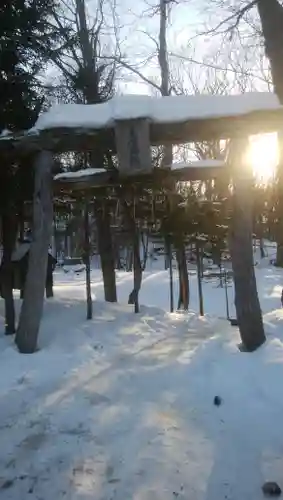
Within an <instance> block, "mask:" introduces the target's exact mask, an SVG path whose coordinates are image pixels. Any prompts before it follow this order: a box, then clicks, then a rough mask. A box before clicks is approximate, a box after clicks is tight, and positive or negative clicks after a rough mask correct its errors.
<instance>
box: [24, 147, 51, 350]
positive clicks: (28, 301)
mask: <svg viewBox="0 0 283 500" xmlns="http://www.w3.org/2000/svg"><path fill="white" fill-rule="evenodd" d="M52 164H53V161H52V154H51V153H50V152H49V151H42V152H40V153H39V154H38V155H37V157H36V162H35V185H34V197H33V240H32V243H31V247H30V252H29V263H28V272H27V279H26V283H25V292H24V300H23V304H22V309H21V314H20V320H19V326H18V330H17V333H16V339H15V342H16V344H17V346H18V348H19V350H20V352H22V353H33V352H35V351H36V349H37V338H38V333H39V327H40V321H41V317H42V311H43V302H44V290H45V282H46V272H47V260H48V248H49V244H50V239H51V234H52V221H53V203H52Z"/></svg>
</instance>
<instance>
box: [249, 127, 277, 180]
mask: <svg viewBox="0 0 283 500" xmlns="http://www.w3.org/2000/svg"><path fill="white" fill-rule="evenodd" d="M247 161H248V162H249V164H250V165H252V168H253V172H254V175H255V177H256V179H257V180H258V181H259V182H261V183H263V184H267V183H269V182H272V180H273V179H274V177H275V174H276V166H277V163H278V147H277V134H264V135H257V136H253V137H251V139H250V148H249V151H248V155H247Z"/></svg>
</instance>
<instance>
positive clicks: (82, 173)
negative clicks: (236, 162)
mask: <svg viewBox="0 0 283 500" xmlns="http://www.w3.org/2000/svg"><path fill="white" fill-rule="evenodd" d="M225 166H226V163H225V162H224V161H221V160H199V161H193V162H191V163H174V164H173V165H172V168H171V169H169V168H155V169H153V170H152V171H151V172H148V174H141V175H140V176H139V175H135V177H134V182H135V183H139V182H142V183H143V184H146V183H147V182H149V184H152V182H156V183H157V184H158V185H160V186H161V185H162V183H164V182H166V180H168V179H171V180H174V181H176V182H187V181H196V180H198V181H201V180H208V179H215V178H217V177H219V175H222V174H223V168H225ZM127 182H129V183H130V184H131V182H132V177H131V176H130V177H129V176H125V175H123V174H119V172H118V171H115V172H113V171H111V170H110V171H109V170H106V169H105V168H97V169H94V168H87V169H84V170H78V171H76V172H63V173H60V174H57V175H55V177H54V181H53V184H54V190H55V193H56V194H62V195H64V194H70V193H72V194H73V195H74V196H75V193H77V194H78V195H79V196H80V195H81V192H82V191H84V192H88V193H91V192H92V191H93V190H96V189H99V188H102V187H108V186H109V187H110V186H111V187H113V186H118V185H120V184H123V185H126V184H127Z"/></svg>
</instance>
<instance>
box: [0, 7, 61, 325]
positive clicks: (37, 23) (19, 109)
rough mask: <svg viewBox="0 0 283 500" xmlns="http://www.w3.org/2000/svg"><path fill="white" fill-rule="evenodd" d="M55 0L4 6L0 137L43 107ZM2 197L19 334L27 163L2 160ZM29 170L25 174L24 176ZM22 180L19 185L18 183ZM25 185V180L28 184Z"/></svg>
mask: <svg viewBox="0 0 283 500" xmlns="http://www.w3.org/2000/svg"><path fill="white" fill-rule="evenodd" d="M53 5H54V0H47V1H46V0H39V1H37V0H36V1H35V0H30V1H28V0H15V1H13V2H9V1H8V0H4V1H3V2H2V3H1V6H0V25H1V35H0V134H1V132H2V133H4V132H5V131H6V130H9V131H12V132H13V131H19V130H24V129H28V128H30V127H31V126H32V125H34V123H35V121H36V119H37V116H38V113H39V110H40V108H41V106H42V104H43V96H42V93H41V92H40V90H39V88H40V86H39V85H38V80H37V75H38V72H39V70H40V68H41V67H42V63H43V62H44V60H45V55H46V50H50V49H51V47H52V44H53V40H54V37H55V34H54V30H53V29H52V28H50V26H49V23H48V15H49V13H50V7H51V6H53ZM1 160H2V161H1V167H2V168H1V169H0V178H1V182H0V185H1V187H0V198H1V201H2V203H1V207H0V209H1V217H2V230H3V261H2V276H1V282H2V285H3V289H4V298H5V303H6V333H14V331H15V314H14V305H13V293H12V285H13V283H12V266H11V254H12V251H13V248H14V244H15V240H16V236H17V215H18V214H19V210H20V206H21V203H20V200H22V199H23V193H26V192H27V190H26V187H27V184H28V183H32V179H33V173H32V168H31V167H30V165H29V169H27V170H26V166H27V164H28V162H27V159H26V158H23V157H18V158H15V157H13V159H11V157H7V156H6V157H5V158H2V159H1ZM23 169H25V173H26V175H24V176H23V175H21V174H20V172H21V171H22V170H23ZM20 179H21V182H20V185H19V181H20ZM23 181H24V182H23Z"/></svg>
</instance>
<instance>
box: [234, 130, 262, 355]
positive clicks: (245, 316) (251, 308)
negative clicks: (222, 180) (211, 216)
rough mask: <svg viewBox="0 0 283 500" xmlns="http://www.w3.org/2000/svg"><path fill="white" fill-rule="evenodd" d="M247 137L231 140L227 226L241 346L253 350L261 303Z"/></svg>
mask: <svg viewBox="0 0 283 500" xmlns="http://www.w3.org/2000/svg"><path fill="white" fill-rule="evenodd" d="M247 148H248V139H242V138H235V139H234V140H233V141H231V143H230V152H229V163H230V165H231V167H232V172H233V213H232V220H231V228H230V253H231V257H232V268H233V276H234V284H235V307H236V313H237V321H238V324H239V329H240V335H241V339H242V343H243V346H242V347H243V349H244V350H247V351H250V352H251V351H254V350H255V349H257V348H258V347H259V346H261V345H262V344H263V343H264V342H265V333H264V326H263V320H262V313H261V308H260V302H259V298H258V293H257V286H256V278H255V272H254V262H253V245H252V204H251V198H252V189H251V188H252V181H253V178H252V170H251V168H249V167H250V166H249V165H247V162H246V159H245V152H246V151H247Z"/></svg>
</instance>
